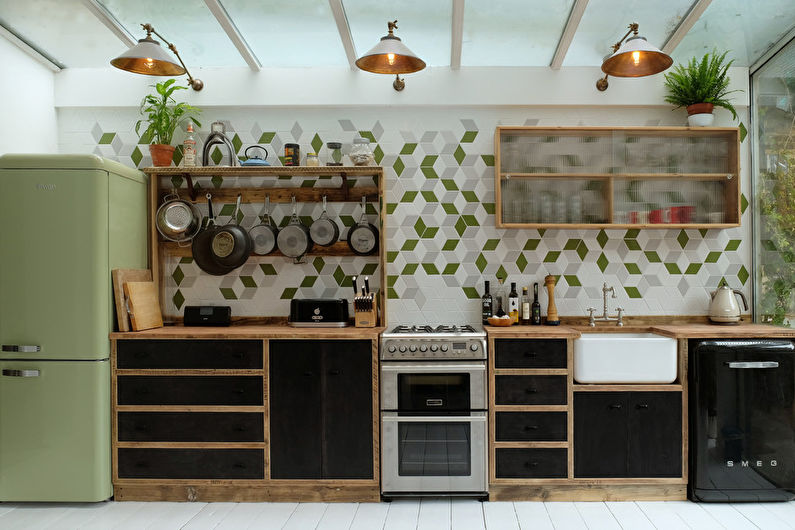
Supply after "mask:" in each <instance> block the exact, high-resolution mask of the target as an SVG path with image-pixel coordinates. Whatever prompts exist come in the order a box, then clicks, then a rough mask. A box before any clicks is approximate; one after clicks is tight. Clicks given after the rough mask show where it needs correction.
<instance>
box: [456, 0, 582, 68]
mask: <svg viewBox="0 0 795 530" xmlns="http://www.w3.org/2000/svg"><path fill="white" fill-rule="evenodd" d="M573 3H574V0H566V1H560V0H499V1H494V2H467V3H466V4H465V7H464V42H463V46H462V50H461V64H462V65H463V66H547V65H549V63H550V62H552V56H553V55H555V48H556V47H557V45H558V41H559V40H560V35H561V33H562V32H563V28H564V26H565V25H566V21H567V20H568V18H569V13H570V12H571V6H572V4H573ZM539 13H543V14H544V16H543V17H539V16H538V14H539Z"/></svg>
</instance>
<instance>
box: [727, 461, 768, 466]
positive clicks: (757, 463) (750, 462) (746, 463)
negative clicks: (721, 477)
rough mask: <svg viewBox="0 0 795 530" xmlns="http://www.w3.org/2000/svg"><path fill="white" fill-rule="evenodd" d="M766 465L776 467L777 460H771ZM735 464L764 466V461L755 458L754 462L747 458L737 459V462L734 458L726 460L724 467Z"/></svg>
mask: <svg viewBox="0 0 795 530" xmlns="http://www.w3.org/2000/svg"><path fill="white" fill-rule="evenodd" d="M768 465H769V467H776V466H778V461H777V460H771V461H770V463H769V464H768ZM736 466H739V467H765V463H764V462H763V461H761V460H757V461H755V462H754V461H748V460H738V461H737V462H735V461H734V460H727V461H726V467H736Z"/></svg>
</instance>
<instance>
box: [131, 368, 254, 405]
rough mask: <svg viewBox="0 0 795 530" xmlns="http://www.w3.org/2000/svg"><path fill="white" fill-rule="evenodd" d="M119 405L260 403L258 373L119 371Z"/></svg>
mask: <svg viewBox="0 0 795 530" xmlns="http://www.w3.org/2000/svg"><path fill="white" fill-rule="evenodd" d="M116 387H117V388H116V390H117V393H118V397H119V401H118V403H119V405H262V404H263V395H262V376H259V375H233V376H223V375H222V376H202V375H184V376H150V375H121V376H119V377H118V378H117V384H116Z"/></svg>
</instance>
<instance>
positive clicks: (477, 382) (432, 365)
mask: <svg viewBox="0 0 795 530" xmlns="http://www.w3.org/2000/svg"><path fill="white" fill-rule="evenodd" d="M461 372H466V373H468V374H469V401H470V408H471V409H473V410H486V401H487V398H488V396H487V393H486V380H487V377H486V362H485V361H483V362H472V361H465V362H457V361H444V362H439V361H427V362H411V363H407V362H400V361H396V362H387V361H382V362H381V410H397V408H398V374H401V373H404V374H418V373H461Z"/></svg>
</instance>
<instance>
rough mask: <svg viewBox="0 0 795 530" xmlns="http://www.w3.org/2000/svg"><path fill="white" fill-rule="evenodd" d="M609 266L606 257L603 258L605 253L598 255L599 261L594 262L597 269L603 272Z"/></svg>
mask: <svg viewBox="0 0 795 530" xmlns="http://www.w3.org/2000/svg"><path fill="white" fill-rule="evenodd" d="M609 264H610V262H609V261H607V256H605V253H604V252H602V253H601V254H600V255H599V259H597V260H596V265H597V266H598V267H599V270H600V271H602V272H604V271H605V269H606V268H607V266H608V265H609Z"/></svg>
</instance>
